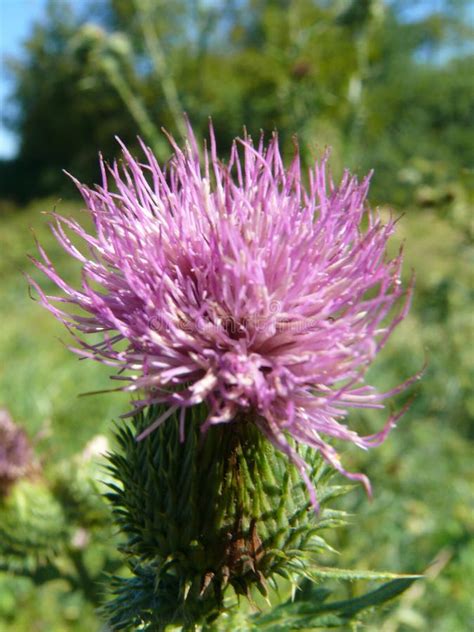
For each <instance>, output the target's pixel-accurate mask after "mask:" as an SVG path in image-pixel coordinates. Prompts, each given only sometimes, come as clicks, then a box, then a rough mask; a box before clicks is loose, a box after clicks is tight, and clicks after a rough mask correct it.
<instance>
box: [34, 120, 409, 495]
mask: <svg viewBox="0 0 474 632" xmlns="http://www.w3.org/2000/svg"><path fill="white" fill-rule="evenodd" d="M170 142H171V144H172V147H173V149H174V155H173V157H172V159H171V160H170V162H169V165H168V166H167V167H166V168H163V167H160V165H159V164H158V163H157V160H156V158H155V157H154V155H153V154H152V152H151V150H150V149H148V148H147V147H145V146H142V149H143V153H144V156H145V159H144V161H139V160H137V159H136V158H134V157H133V156H132V155H131V154H130V152H129V151H128V150H127V149H126V148H125V147H122V150H123V162H122V163H120V164H117V163H116V164H114V165H113V166H112V167H108V166H107V165H104V163H102V164H101V167H102V185H101V186H97V187H96V188H95V189H93V190H92V189H90V188H88V187H87V186H84V185H82V184H80V183H79V182H76V183H77V186H78V188H79V190H80V192H81V194H82V196H83V198H84V200H85V203H86V205H87V209H88V211H89V213H90V215H91V217H92V219H93V221H94V224H95V233H94V234H89V233H88V232H86V230H84V228H82V227H81V226H80V225H79V224H78V223H77V222H76V221H74V220H73V219H68V218H65V217H61V216H60V215H56V214H53V216H54V219H55V222H54V223H53V224H52V230H53V232H54V234H55V236H56V237H57V239H58V241H59V243H60V244H61V245H62V247H63V248H64V249H65V250H66V251H67V252H68V253H69V254H70V255H72V256H73V257H75V258H76V259H77V260H78V261H79V262H80V264H81V266H82V284H81V288H80V289H75V288H74V287H71V286H70V285H69V284H68V283H66V282H65V281H64V280H63V279H62V278H61V276H60V275H59V273H58V272H57V271H56V269H55V268H54V266H53V264H52V263H51V261H50V260H49V258H48V256H47V254H46V253H45V252H44V250H43V249H42V248H41V247H39V251H40V253H41V257H42V261H36V260H35V263H36V265H37V267H38V268H40V269H41V270H42V271H43V272H44V273H45V274H46V275H47V277H49V279H51V280H52V281H53V282H54V283H55V284H56V285H57V286H58V287H59V289H60V290H61V291H62V296H61V297H57V296H48V295H46V294H45V293H44V292H43V290H42V289H41V288H40V287H39V286H38V284H37V283H35V282H33V281H32V283H33V285H34V286H35V288H36V289H37V291H38V293H39V296H40V299H41V302H42V303H43V304H44V305H45V306H46V307H47V308H48V309H49V310H50V311H51V312H52V313H53V314H54V315H55V316H56V317H57V318H58V319H59V320H61V321H62V322H63V323H64V324H66V325H67V326H68V327H69V328H70V329H71V330H72V331H73V332H74V333H75V337H76V339H77V341H78V343H79V344H78V346H77V348H74V351H76V352H77V353H78V354H80V355H82V356H86V357H89V358H93V359H95V360H99V361H101V362H104V363H106V364H109V365H112V366H115V367H116V368H117V374H116V375H115V376H114V379H117V380H121V381H123V382H124V386H123V387H122V388H123V390H126V391H132V392H135V391H136V392H138V393H141V394H142V395H140V396H139V397H140V399H136V400H135V401H134V410H135V412H136V411H137V410H138V409H141V408H144V407H146V406H148V405H150V404H156V403H160V404H163V403H165V404H167V406H168V407H167V411H166V413H165V414H162V415H161V416H159V418H157V419H156V420H155V421H154V422H153V423H151V424H150V425H149V426H148V428H147V429H146V430H145V431H144V432H143V433H142V434H141V435H140V436H139V438H140V439H143V438H144V437H145V436H146V435H148V434H149V433H150V432H152V431H153V430H154V429H156V428H157V427H158V426H159V425H160V424H162V423H164V422H165V421H166V419H167V418H168V417H170V416H171V415H173V414H179V415H180V419H181V431H182V434H183V433H184V419H185V410H186V409H187V408H188V407H190V406H194V405H196V404H199V403H202V402H204V403H205V404H206V405H207V409H208V416H207V419H206V421H205V422H204V423H203V426H202V430H203V431H205V430H206V429H207V428H209V427H210V426H211V425H213V424H234V423H242V420H244V419H245V420H246V422H247V421H248V420H251V421H252V422H253V423H254V424H255V425H256V426H257V427H258V428H259V429H260V430H261V432H262V433H263V434H264V435H265V436H266V437H267V438H268V439H269V440H270V441H271V442H272V443H273V444H274V445H275V446H277V447H278V448H279V449H280V450H282V451H283V452H284V453H286V454H287V455H288V456H289V457H290V459H291V460H292V461H293V462H294V463H295V464H296V465H297V466H298V468H299V470H300V472H301V475H302V476H303V478H304V479H305V481H306V483H307V485H308V488H309V490H310V493H311V497H312V501H313V503H314V504H315V505H316V498H315V494H314V490H313V488H312V486H311V482H310V480H309V476H308V472H307V467H306V464H305V462H304V460H303V459H302V458H301V456H300V455H299V453H298V451H297V450H296V449H295V447H294V445H295V442H296V444H306V445H308V446H311V447H312V448H314V449H315V450H318V451H319V452H320V453H321V455H322V456H323V457H324V459H325V460H326V461H327V462H328V463H330V464H331V465H332V466H333V467H334V468H336V469H337V470H339V471H340V472H342V473H343V474H345V475H346V476H347V477H349V478H351V479H356V480H360V481H362V482H363V483H364V485H365V486H366V488H367V489H368V490H369V482H368V481H367V479H366V477H365V476H364V475H362V474H353V473H349V472H347V471H346V470H345V469H344V468H343V466H342V465H341V463H340V461H339V457H338V454H337V452H336V450H335V448H334V447H333V446H332V445H331V444H329V443H328V442H327V440H326V439H327V438H328V437H331V438H334V439H337V440H343V441H346V442H350V443H352V444H355V445H357V446H359V447H361V448H369V447H372V446H375V445H377V444H379V443H381V442H382V441H383V440H384V438H385V436H386V435H387V433H388V431H389V430H390V428H391V427H392V426H393V425H394V424H395V422H396V420H397V418H398V416H399V415H393V416H391V417H390V418H389V419H388V421H387V422H386V423H385V425H384V427H383V428H382V430H381V431H380V432H379V433H377V434H373V435H370V436H359V435H358V434H357V433H356V432H355V431H354V430H352V429H350V428H349V427H348V426H347V425H346V423H344V420H345V419H346V417H347V415H348V411H349V409H351V408H354V407H362V408H382V407H383V403H382V402H383V400H384V399H385V398H387V397H389V396H391V395H394V394H396V393H397V392H399V391H400V390H402V388H404V387H405V386H406V385H407V383H409V382H410V380H409V381H408V382H406V383H405V384H403V385H401V386H398V387H397V388H395V389H393V390H392V391H390V392H388V393H379V392H377V391H376V389H375V388H374V387H372V386H370V385H368V384H366V383H365V381H364V375H365V372H366V369H367V368H368V366H369V365H370V363H371V362H372V361H373V359H374V358H375V356H376V354H377V352H378V351H379V350H380V349H381V348H382V347H383V345H384V343H385V342H386V340H387V338H388V337H389V335H390V334H391V332H392V331H393V329H394V327H395V326H396V325H397V323H399V322H400V321H401V320H402V319H403V317H404V316H405V314H406V312H407V310H408V305H409V296H410V291H407V292H406V291H405V290H404V289H403V288H402V285H401V281H400V270H401V263H402V257H401V255H399V256H397V257H395V258H393V259H387V258H386V256H385V247H386V244H387V240H388V239H389V237H390V235H391V234H392V233H393V231H394V221H393V220H392V219H389V220H388V221H387V222H386V223H384V222H383V221H382V219H381V218H380V217H379V215H378V214H377V213H376V212H374V211H372V210H370V208H369V207H368V206H367V204H366V195H367V190H368V186H369V178H366V179H364V180H363V181H362V182H361V183H359V182H358V181H357V180H356V178H354V177H352V176H351V175H350V174H349V173H345V174H344V176H343V178H342V181H341V182H340V184H339V186H335V185H334V183H333V181H332V180H331V178H330V177H329V175H328V174H327V167H326V159H323V161H322V163H321V164H316V165H315V166H314V168H312V169H311V170H310V171H309V178H308V184H307V185H305V184H304V183H303V174H302V173H301V169H300V162H299V157H298V152H297V151H296V155H295V157H294V159H293V161H292V163H291V165H290V166H289V168H287V169H285V167H284V165H283V162H282V158H281V155H280V151H279V146H278V138H277V136H276V135H275V136H274V137H273V138H272V139H271V140H270V142H269V143H268V146H265V145H264V143H263V141H260V142H259V144H258V146H254V145H253V143H252V140H251V139H250V138H249V137H245V138H243V139H237V140H236V141H235V142H234V144H233V147H232V150H231V153H230V159H229V161H228V163H222V162H220V161H219V160H218V158H217V151H216V144H215V140H214V135H213V131H212V129H211V131H210V151H208V150H204V157H203V160H200V157H199V151H198V148H197V146H196V142H195V139H194V137H193V135H192V132H191V131H190V132H189V137H188V142H187V144H186V147H185V149H184V150H181V149H180V148H179V147H178V146H177V144H176V143H175V142H174V140H173V139H172V138H170ZM68 230H70V231H72V233H75V234H76V235H77V236H79V237H80V238H82V240H83V241H84V243H85V249H84V250H80V249H78V247H77V246H76V245H75V243H73V242H72V241H71V239H70V237H69V236H68V234H67V231H68ZM404 295H405V297H406V298H405V299H404V300H403V299H402V297H403V296H404ZM399 299H402V300H401V301H400V303H401V305H400V307H399V309H398V310H397V309H394V305H395V304H396V303H397V301H398V300H399ZM62 306H70V307H72V308H74V309H73V310H72V311H70V310H68V309H63V307H62ZM76 308H80V310H81V311H82V313H78V312H77V309H76ZM81 334H82V335H81ZM84 334H86V335H88V334H93V335H95V336H97V334H99V335H100V342H93V343H92V342H87V341H86V340H85V336H83V335H84ZM412 379H414V378H412ZM131 414H133V413H131Z"/></svg>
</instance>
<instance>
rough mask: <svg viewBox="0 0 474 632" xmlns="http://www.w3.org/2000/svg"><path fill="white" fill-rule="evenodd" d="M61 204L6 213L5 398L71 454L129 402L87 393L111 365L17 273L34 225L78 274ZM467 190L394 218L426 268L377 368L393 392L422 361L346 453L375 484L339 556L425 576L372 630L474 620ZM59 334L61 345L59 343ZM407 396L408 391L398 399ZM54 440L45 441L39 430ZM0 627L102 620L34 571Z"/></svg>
mask: <svg viewBox="0 0 474 632" xmlns="http://www.w3.org/2000/svg"><path fill="white" fill-rule="evenodd" d="M55 204H56V201H55V200H44V201H41V202H37V203H34V204H32V205H30V206H29V207H28V208H26V209H21V210H15V209H10V210H3V211H1V210H0V213H1V215H0V221H1V225H2V231H1V234H0V253H1V255H0V279H1V281H0V287H1V293H2V301H1V303H0V319H1V323H2V326H1V328H0V407H5V408H7V409H8V410H9V411H10V412H11V414H12V416H13V418H14V419H15V420H16V421H17V422H18V423H20V424H22V425H24V426H25V427H26V428H27V430H28V432H29V433H30V435H31V436H33V437H36V438H37V439H36V441H37V449H38V451H39V452H40V453H41V454H42V458H43V460H44V461H48V462H49V461H51V462H56V461H59V460H60V459H64V458H68V457H71V456H72V455H74V454H76V453H77V452H79V451H80V450H82V448H83V447H84V445H85V444H86V442H87V441H88V440H89V439H90V438H91V437H92V436H94V435H96V434H98V433H105V434H107V433H108V431H109V428H110V420H111V419H116V418H117V417H118V415H119V414H120V413H121V412H123V411H124V410H125V409H126V406H127V398H126V397H125V396H122V395H120V394H112V395H101V396H95V397H78V395H79V394H80V393H83V392H87V391H92V390H99V389H102V388H107V387H108V386H109V379H108V375H109V369H108V368H107V367H102V366H99V365H97V364H95V363H93V362H88V361H83V362H82V361H79V360H78V359H77V358H76V357H75V356H74V355H73V354H71V353H70V352H69V351H68V350H67V348H66V346H65V343H64V341H66V342H67V334H66V332H65V331H64V329H63V327H62V326H61V325H59V324H58V323H57V322H56V321H55V320H54V318H52V317H51V315H50V314H49V313H47V312H46V311H45V310H44V309H42V308H41V306H40V305H39V304H38V303H37V302H35V301H34V300H32V298H31V297H30V295H29V292H28V287H27V283H26V280H25V278H24V276H23V275H22V273H27V274H31V275H32V276H33V277H34V278H38V279H39V278H40V277H41V275H39V274H38V273H37V271H36V270H35V268H34V266H33V265H32V264H31V263H30V262H29V261H28V259H27V258H26V253H27V252H29V253H32V254H34V252H35V245H34V238H33V235H32V232H31V230H30V228H32V229H33V231H34V233H35V234H36V236H37V238H38V239H39V241H41V243H42V244H43V245H44V246H45V247H46V250H47V251H48V252H49V253H50V255H51V258H52V260H53V261H54V262H57V265H58V267H59V268H60V270H61V272H62V273H63V274H64V275H66V276H67V277H68V278H69V279H78V270H77V269H76V266H75V265H74V262H71V261H69V260H68V259H67V258H66V257H65V256H64V254H63V253H62V251H61V249H60V248H59V247H58V245H57V244H56V242H55V240H54V238H53V237H52V236H51V234H50V232H49V230H48V228H47V225H46V223H47V218H45V217H44V216H43V215H42V214H41V212H40V211H48V210H51V209H52V208H53V207H54V206H55ZM57 207H58V210H59V211H60V212H61V213H62V214H71V215H73V216H76V217H78V216H81V211H80V207H79V206H78V205H77V204H72V203H69V202H68V203H66V202H61V203H59V204H57ZM468 229H469V217H468V211H467V205H466V202H465V200H463V199H459V198H456V199H455V200H454V202H453V203H452V204H451V205H450V206H449V207H448V208H446V207H444V208H431V209H420V208H417V209H413V210H412V211H410V212H408V213H407V214H406V215H405V216H404V217H403V218H402V219H401V221H400V222H399V232H398V235H399V237H398V238H399V239H400V240H401V239H405V238H406V262H407V274H409V271H410V268H414V269H415V270H416V273H417V288H416V294H415V300H414V305H413V309H412V311H411V314H410V316H409V318H408V319H407V320H406V322H405V323H404V324H402V325H401V326H400V327H399V329H398V330H397V332H396V333H395V335H394V337H393V339H392V341H391V342H390V344H389V345H388V347H387V349H386V350H385V351H384V353H383V354H382V356H381V359H380V361H379V362H378V364H377V365H376V366H375V367H374V369H373V370H372V375H371V378H372V380H373V381H375V382H376V383H377V385H378V386H379V387H381V388H389V387H391V386H393V385H394V384H396V383H398V382H400V381H402V380H403V379H405V378H406V377H408V376H409V375H411V374H413V373H414V372H416V371H418V370H419V369H420V367H421V366H422V365H423V364H424V363H425V362H426V363H427V369H426V371H425V375H424V378H423V380H422V382H421V383H420V384H419V385H418V386H417V387H416V388H415V389H412V391H411V394H413V393H415V394H416V398H415V401H414V403H413V404H412V406H411V409H410V411H409V412H408V413H407V414H406V415H405V417H404V418H403V420H402V421H401V422H400V423H399V427H398V428H397V430H395V431H394V432H393V433H392V435H391V437H390V438H389V440H388V441H387V442H386V443H385V444H384V446H382V447H381V448H379V449H377V450H373V451H371V452H370V453H367V454H365V453H356V452H354V451H352V450H351V451H349V452H347V453H346V454H344V457H343V458H344V460H345V463H346V464H347V465H348V466H349V467H351V468H359V469H361V470H362V471H366V472H367V473H368V474H369V475H370V476H371V478H372V480H373V482H374V493H375V498H374V501H373V502H371V503H370V502H369V501H368V500H367V499H366V498H365V496H364V494H363V491H362V490H361V489H356V490H355V491H354V492H352V494H351V495H350V499H349V501H348V505H347V506H348V508H349V509H350V510H351V511H352V512H353V513H354V518H353V524H352V526H350V527H349V528H347V529H345V530H343V531H341V532H340V533H339V534H338V536H337V539H336V541H335V544H336V546H337V548H339V550H340V551H341V555H340V559H339V560H337V561H336V563H338V564H340V565H341V566H345V567H349V566H356V567H359V568H373V569H379V570H382V569H386V570H393V571H407V572H425V573H426V580H424V581H423V582H419V583H417V584H415V585H414V586H413V587H412V588H411V589H410V590H409V591H408V592H407V593H406V594H405V595H404V596H402V598H401V599H400V600H399V601H398V602H397V604H396V605H395V606H394V607H393V608H392V609H391V610H390V611H389V612H388V613H382V614H380V613H376V614H374V615H373V617H372V619H370V620H369V621H368V623H367V627H366V628H365V629H367V630H368V631H370V632H375V631H377V632H378V631H379V630H381V631H382V632H410V631H417V630H421V631H424V630H429V629H434V630H436V631H437V632H463V631H464V630H467V629H469V626H470V625H471V624H472V617H473V614H474V613H473V611H472V602H471V593H470V586H471V587H472V585H473V583H474V577H473V574H474V573H473V569H474V547H473V545H472V539H471V536H472V533H473V531H474V519H473V511H472V510H470V509H469V502H470V501H472V497H473V494H472V492H473V490H472V485H471V482H472V479H471V481H470V478H469V477H470V476H472V466H471V461H470V457H471V455H472V437H473V426H472V417H473V414H474V397H473V395H472V392H471V391H470V384H471V383H472V378H473V377H474V359H473V352H472V346H470V345H472V330H473V327H472V325H473V322H472V314H471V308H472V299H471V298H470V296H469V285H470V283H471V282H472V278H470V266H469V257H470V256H472V251H471V249H470V245H469V242H468V240H467V234H468ZM61 340H62V341H63V342H61ZM402 399H403V398H402ZM381 421H382V420H381V418H380V413H379V412H377V413H375V414H364V415H359V416H358V417H356V416H355V415H354V417H353V422H354V423H358V424H359V427H360V429H366V430H374V429H376V428H377V427H379V426H380V424H381ZM45 436H48V440H47V441H43V440H42V439H41V437H45ZM0 594H1V597H0V632H4V631H5V632H6V630H13V629H14V630H15V631H16V632H31V631H32V630H34V631H38V632H43V631H45V632H46V631H47V632H63V631H64V632H66V631H74V632H76V631H77V632H82V631H86V630H87V631H88V632H91V631H92V630H94V629H95V630H99V629H100V623H99V621H98V619H96V618H95V616H94V614H93V612H92V610H91V609H90V608H89V610H87V609H86V610H84V605H83V603H82V602H81V600H80V598H79V597H78V595H77V594H67V593H66V592H65V591H64V587H63V586H62V585H56V584H55V585H52V584H51V585H48V586H46V587H43V588H41V589H33V588H32V586H31V585H29V584H28V582H27V581H26V580H21V581H20V580H11V579H10V578H5V577H3V578H0Z"/></svg>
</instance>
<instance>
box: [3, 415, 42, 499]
mask: <svg viewBox="0 0 474 632" xmlns="http://www.w3.org/2000/svg"><path fill="white" fill-rule="evenodd" d="M35 469H37V465H36V463H35V459H34V454H33V448H32V447H31V445H30V442H29V441H28V437H27V436H26V433H25V432H24V431H23V430H22V429H21V428H19V427H18V426H17V425H16V424H15V423H14V422H13V420H12V418H11V417H10V415H9V413H8V412H7V411H6V410H4V409H0V496H3V495H6V494H7V493H8V491H9V490H10V487H11V486H12V485H13V484H14V483H15V482H16V481H17V480H19V479H21V478H24V477H25V476H28V475H29V474H31V473H32V472H33V471H34V470H35Z"/></svg>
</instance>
